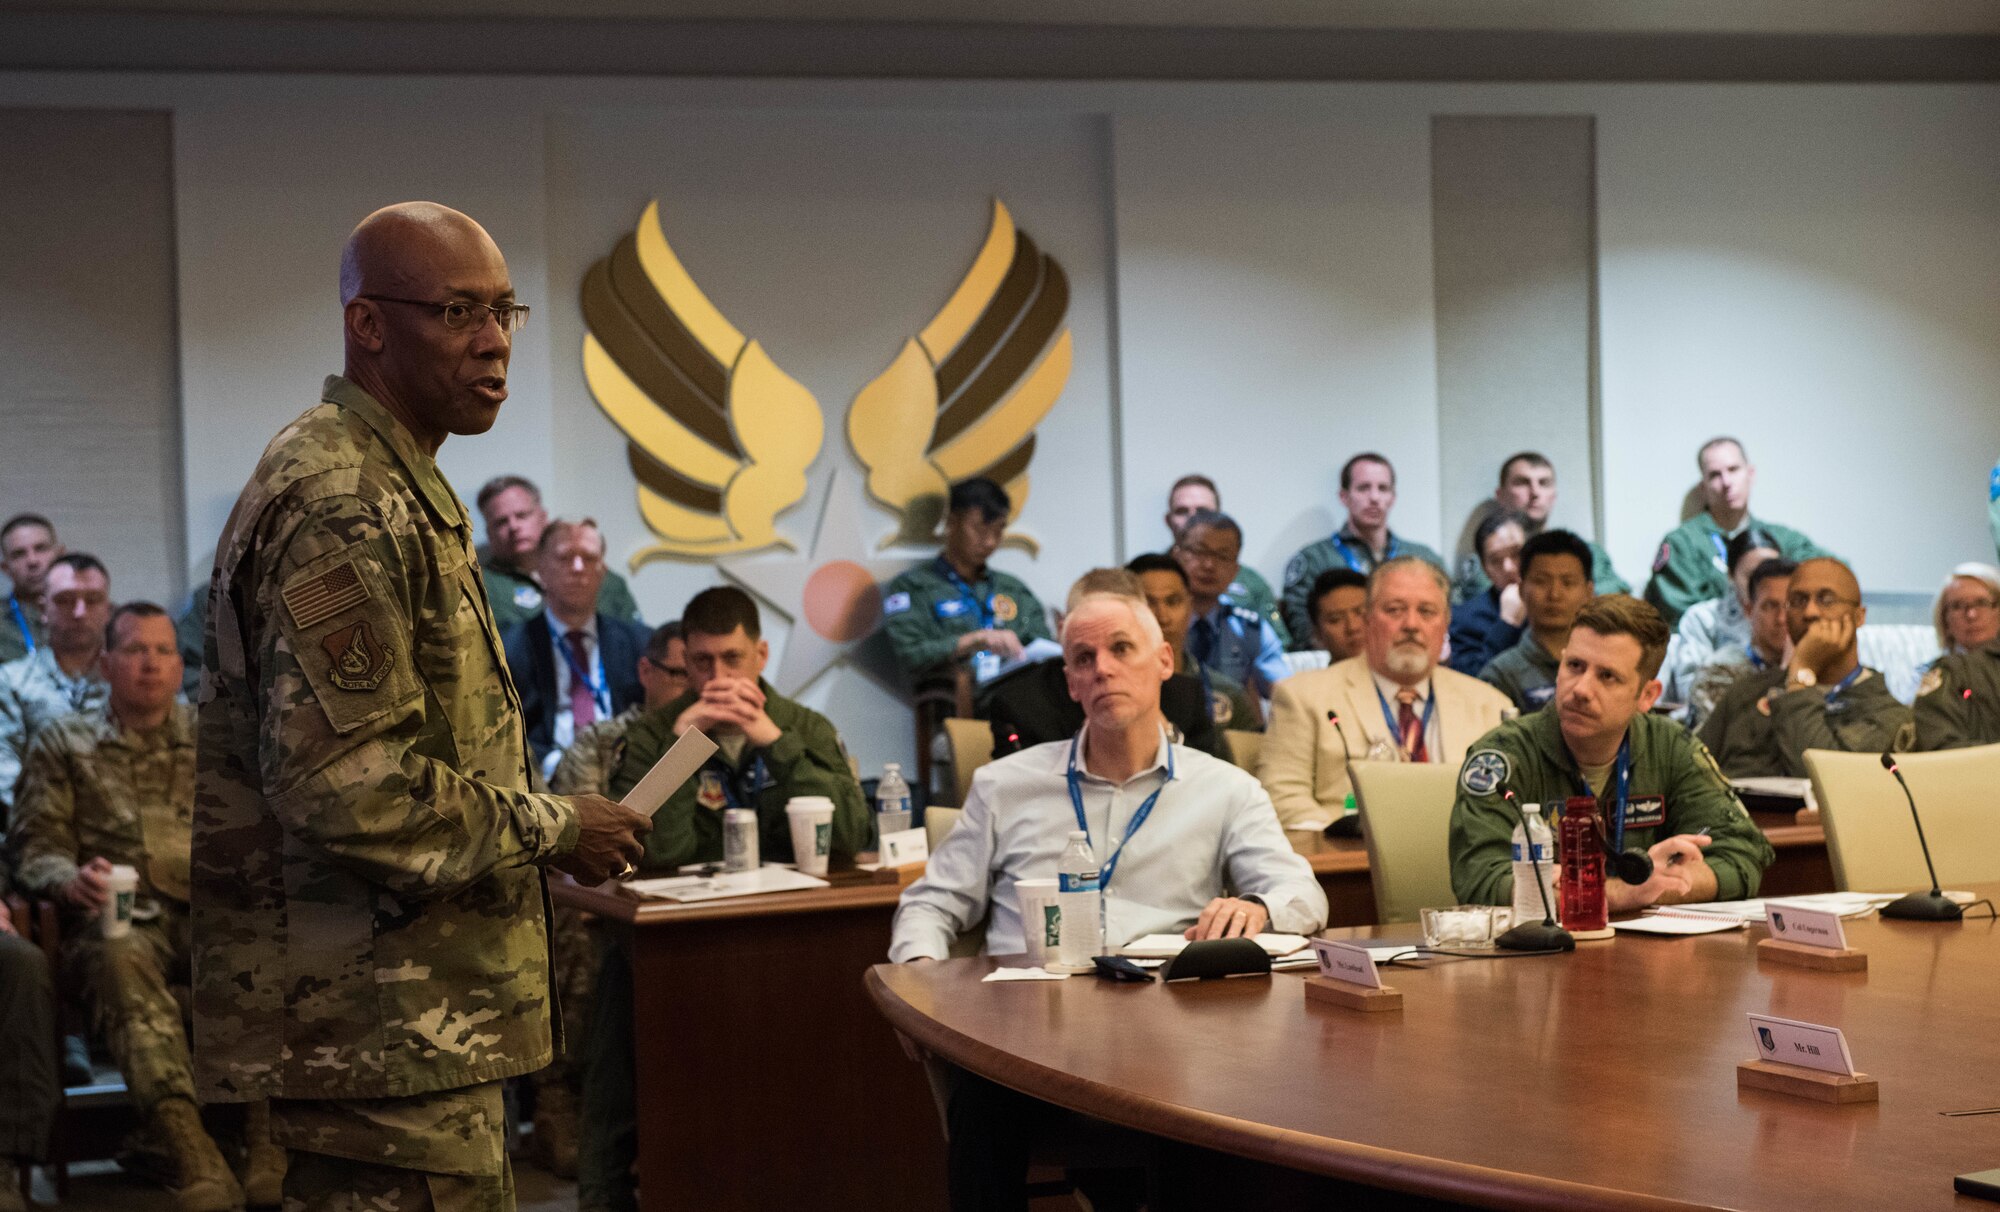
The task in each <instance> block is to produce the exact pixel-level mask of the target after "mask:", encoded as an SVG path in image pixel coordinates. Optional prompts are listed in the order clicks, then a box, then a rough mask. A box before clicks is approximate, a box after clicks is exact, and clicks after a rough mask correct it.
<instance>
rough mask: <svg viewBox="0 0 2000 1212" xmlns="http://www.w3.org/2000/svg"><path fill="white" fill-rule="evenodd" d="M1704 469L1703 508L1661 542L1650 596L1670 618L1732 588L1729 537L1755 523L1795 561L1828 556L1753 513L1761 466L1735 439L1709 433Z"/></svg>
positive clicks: (1700, 458)
mask: <svg viewBox="0 0 2000 1212" xmlns="http://www.w3.org/2000/svg"><path fill="white" fill-rule="evenodd" d="M1695 463H1696V465H1697V466H1698V467H1699V468H1700V469H1701V495H1702V501H1703V508H1702V511H1701V512H1700V513H1697V514H1695V515H1694V516H1693V517H1691V518H1689V519H1688V520H1687V521H1685V522H1682V523H1681V524H1680V525H1679V526H1678V527H1676V528H1675V529H1674V530H1672V531H1669V532H1668V534H1667V537H1666V538H1665V539H1664V540H1662V541H1661V543H1660V554H1659V555H1657V556H1655V557H1654V558H1653V579H1652V580H1650V581H1648V582H1647V583H1646V600H1647V601H1649V602H1651V603H1652V604H1653V605H1654V606H1655V607H1657V608H1658V609H1659V611H1660V614H1661V615H1662V617H1664V618H1665V619H1666V620H1667V623H1668V625H1669V626H1671V625H1673V624H1676V623H1679V622H1680V618H1681V616H1682V615H1683V614H1686V613H1687V609H1688V607H1690V606H1692V605H1694V604H1695V603H1696V602H1706V601H1708V600H1710V599H1712V598H1719V597H1722V596H1723V595H1725V594H1727V593H1728V592H1729V540H1730V539H1732V538H1734V537H1735V536H1737V535H1739V534H1741V533H1743V532H1744V531H1745V530H1748V529H1750V528H1751V527H1756V528H1757V529H1759V530H1762V531H1764V532H1765V533H1766V534H1768V535H1770V536H1771V537H1772V538H1773V539H1775V540H1776V541H1777V544H1778V553H1779V554H1780V555H1782V556H1784V557H1785V558H1786V559H1788V560H1792V561H1794V562H1797V561H1802V560H1811V559H1817V558H1820V557H1822V556H1830V555H1831V554H1832V553H1831V552H1829V551H1825V550H1823V549H1822V548H1821V547H1820V546H1819V544H1817V543H1815V542H1813V541H1812V540H1811V539H1809V538H1807V537H1806V536H1805V535H1803V534H1800V533H1799V532H1798V531H1796V530H1792V529H1790V528H1789V527H1785V526H1780V525H1778V524H1777V523H1776V522H1767V521H1764V520H1763V519H1761V518H1756V517H1752V516H1751V514H1750V488H1751V485H1752V484H1753V483H1754V482H1755V481H1756V479H1757V469H1756V467H1754V466H1752V465H1751V463H1750V456H1748V455H1746V454H1744V453H1743V444H1742V443H1741V442H1738V441H1737V440H1736V439H1735V438H1710V439H1709V440H1708V441H1707V442H1705V443H1703V444H1702V448H1701V450H1700V451H1698V452H1697V453H1696V455H1695Z"/></svg>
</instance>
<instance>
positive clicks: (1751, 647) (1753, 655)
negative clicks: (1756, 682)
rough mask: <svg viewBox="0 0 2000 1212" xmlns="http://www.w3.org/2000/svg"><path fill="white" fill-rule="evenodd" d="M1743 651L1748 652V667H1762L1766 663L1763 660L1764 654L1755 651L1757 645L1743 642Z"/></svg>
mask: <svg viewBox="0 0 2000 1212" xmlns="http://www.w3.org/2000/svg"><path fill="white" fill-rule="evenodd" d="M1743 651H1745V652H1747V653H1749V654H1750V668H1752V669H1762V668H1764V666H1765V665H1766V664H1767V662H1766V661H1765V660H1764V654H1763V653H1761V652H1758V651H1757V645H1755V644H1745V645H1744V646H1743Z"/></svg>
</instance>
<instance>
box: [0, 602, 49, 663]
mask: <svg viewBox="0 0 2000 1212" xmlns="http://www.w3.org/2000/svg"><path fill="white" fill-rule="evenodd" d="M47 642H48V636H47V634H46V633H45V632H43V630H42V608H41V607H40V606H39V605H38V604H36V603H34V602H24V601H22V600H21V595H20V594H19V593H15V594H13V595H11V596H10V597H8V599H7V600H6V601H5V602H0V662H6V661H18V660H20V659H21V658H22V657H24V656H27V655H28V654H29V653H30V652H31V651H34V650H36V649H39V648H40V647H41V646H42V645H43V644H44V643H47Z"/></svg>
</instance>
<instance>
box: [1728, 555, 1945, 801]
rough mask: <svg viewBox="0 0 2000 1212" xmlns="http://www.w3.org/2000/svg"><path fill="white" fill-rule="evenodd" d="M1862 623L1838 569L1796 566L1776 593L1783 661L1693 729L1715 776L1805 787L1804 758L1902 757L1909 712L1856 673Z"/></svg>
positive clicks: (1861, 671) (1819, 563)
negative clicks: (1786, 648)
mask: <svg viewBox="0 0 2000 1212" xmlns="http://www.w3.org/2000/svg"><path fill="white" fill-rule="evenodd" d="M1867 621H1868V608H1867V607H1866V606H1863V605H1862V604H1861V586H1860V585H1859V584H1858V583H1857V582H1856V581H1855V579H1854V573H1853V572H1852V571H1850V570H1849V569H1848V567H1847V565H1845V564H1843V563H1841V562H1840V561H1839V560H1833V559H1821V560H1807V561H1805V562H1804V563H1802V564H1800V565H1799V566H1798V570H1797V571H1795V572H1794V573H1792V582H1791V585H1790V587H1789V588H1788V589H1787V590H1786V592H1785V627H1786V629H1787V630H1788V631H1789V632H1790V633H1791V637H1792V659H1791V661H1790V662H1789V663H1788V664H1787V665H1785V666H1783V667H1772V668H1770V669H1766V670H1763V671H1761V672H1759V673H1756V674H1753V675H1751V676H1749V677H1746V678H1743V679H1741V680H1739V681H1738V682H1737V683H1736V685H1734V686H1732V687H1730V688H1729V692H1728V693H1727V694H1725V695H1723V696H1722V699H1721V701H1720V702H1718V703H1716V705H1715V711H1714V713H1713V714H1711V715H1710V716H1709V717H1708V720H1707V722H1706V723H1704V724H1703V725H1702V726H1701V739H1702V743H1703V744H1705V745H1707V746H1708V748H1709V750H1710V752H1712V753H1714V754H1715V759H1716V761H1717V762H1718V763H1720V764H1721V766H1722V771H1723V773H1724V774H1727V775H1728V776H1729V777H1731V778H1750V777H1755V776H1761V775H1784V776H1786V777H1789V778H1804V777H1805V776H1806V763H1805V751H1806V750H1808V749H1838V750H1842V751H1844V752H1847V753H1881V752H1883V751H1884V750H1886V749H1890V748H1908V745H1907V744H1899V743H1898V736H1899V734H1901V733H1902V732H1903V730H1904V729H1905V728H1906V727H1907V726H1908V725H1909V724H1910V709H1909V708H1908V707H1905V706H1903V704H1901V703H1899V702H1897V701H1896V698H1895V696H1894V695H1892V694H1890V693H1889V684H1888V683H1887V682H1885V681H1883V679H1882V675H1881V674H1879V673H1877V672H1876V671H1874V670H1872V669H1867V668H1864V667H1863V666H1862V664H1861V657H1860V653H1859V651H1858V649H1857V647H1856V645H1855V639H1854V634H1855V632H1856V631H1857V630H1858V629H1859V628H1860V627H1861V625H1862V624H1863V623H1865V622H1867Z"/></svg>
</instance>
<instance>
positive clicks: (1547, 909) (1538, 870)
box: [1493, 787, 1576, 951]
mask: <svg viewBox="0 0 2000 1212" xmlns="http://www.w3.org/2000/svg"><path fill="white" fill-rule="evenodd" d="M1500 798H1502V799H1504V800H1506V801H1507V806H1508V807H1509V808H1512V809H1513V810H1514V819H1515V820H1516V821H1519V822H1520V823H1521V835H1522V837H1523V838H1527V834H1528V818H1527V817H1526V816H1525V815H1523V814H1522V812H1521V806H1520V805H1519V804H1517V803H1515V802H1514V789H1513V788H1512V787H1509V788H1507V789H1506V790H1505V791H1502V792H1501V793H1500ZM1528 862H1530V863H1532V864H1533V865H1534V869H1535V891H1537V892H1539V893H1541V895H1542V920H1541V921H1539V922H1522V923H1521V924H1520V925H1518V926H1515V927H1514V928H1513V929H1511V930H1508V931H1505V932H1504V933H1502V934H1501V935H1500V937H1499V938H1496V939H1494V940H1493V945H1494V946H1496V947H1503V948H1505V949H1507V950H1508V951H1574V950H1576V936H1575V935H1573V934H1571V933H1570V932H1569V931H1567V930H1565V929H1563V928H1562V927H1561V926H1558V925H1556V910H1555V906H1554V905H1551V904H1549V886H1548V884H1546V883H1544V882H1543V880H1542V861H1541V860H1540V859H1538V858H1536V857H1535V844H1534V842H1533V840H1529V841H1528Z"/></svg>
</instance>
